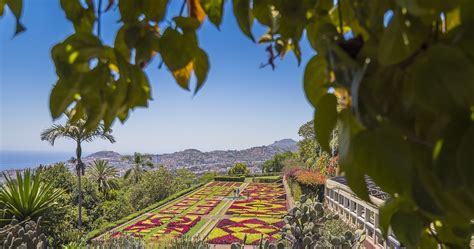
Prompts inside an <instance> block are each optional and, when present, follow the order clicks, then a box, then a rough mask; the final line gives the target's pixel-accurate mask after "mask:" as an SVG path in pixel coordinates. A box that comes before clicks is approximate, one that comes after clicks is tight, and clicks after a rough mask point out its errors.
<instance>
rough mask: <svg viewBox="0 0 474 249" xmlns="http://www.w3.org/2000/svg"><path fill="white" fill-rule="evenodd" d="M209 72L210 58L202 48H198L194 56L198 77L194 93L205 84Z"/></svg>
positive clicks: (195, 71) (195, 70)
mask: <svg viewBox="0 0 474 249" xmlns="http://www.w3.org/2000/svg"><path fill="white" fill-rule="evenodd" d="M208 72H209V58H208V56H207V53H206V52H205V51H204V50H202V49H198V50H197V52H196V57H195V58H194V74H195V75H196V78H197V84H196V89H195V90H194V94H196V93H197V92H198V91H199V90H200V89H201V87H202V86H203V85H204V82H205V81H206V78H207V74H208Z"/></svg>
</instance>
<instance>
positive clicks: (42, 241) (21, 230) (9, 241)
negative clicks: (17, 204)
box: [0, 217, 47, 249]
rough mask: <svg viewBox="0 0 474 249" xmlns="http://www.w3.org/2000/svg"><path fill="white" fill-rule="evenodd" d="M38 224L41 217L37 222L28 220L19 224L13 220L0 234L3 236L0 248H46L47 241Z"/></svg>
mask: <svg viewBox="0 0 474 249" xmlns="http://www.w3.org/2000/svg"><path fill="white" fill-rule="evenodd" d="M40 222H41V217H40V218H38V220H37V222H35V221H33V220H30V221H25V222H21V223H20V222H19V221H18V220H17V219H15V218H13V219H12V221H11V223H10V224H9V225H7V226H6V227H5V228H3V229H2V231H1V232H0V233H1V234H4V235H5V236H3V237H2V240H1V241H0V244H1V245H2V248H22V249H23V248H25V249H30V248H31V249H35V248H46V247H47V239H46V236H45V235H44V234H43V233H42V232H41V227H40Z"/></svg>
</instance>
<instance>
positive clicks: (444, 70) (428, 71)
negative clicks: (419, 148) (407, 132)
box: [406, 45, 474, 113]
mask: <svg viewBox="0 0 474 249" xmlns="http://www.w3.org/2000/svg"><path fill="white" fill-rule="evenodd" d="M406 79H407V80H408V81H409V83H408V84H412V85H414V89H415V96H416V98H415V100H416V101H418V103H420V104H421V105H423V106H424V107H425V108H428V109H429V110H432V111H433V112H434V113H438V112H439V111H440V110H441V111H443V112H445V113H452V111H453V110H454V108H456V107H464V108H466V107H467V106H470V105H473V104H474V65H473V64H472V62H471V61H470V60H469V59H468V58H467V56H466V54H465V53H464V52H463V51H462V50H460V49H458V48H454V47H450V46H446V45H434V46H431V47H430V48H429V49H428V50H427V51H426V52H425V53H423V54H421V55H419V56H418V57H417V58H416V60H415V62H414V63H413V64H412V65H411V66H410V68H409V69H408V77H407V78H406Z"/></svg>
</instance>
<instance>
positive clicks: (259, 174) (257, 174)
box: [246, 172, 283, 177]
mask: <svg viewBox="0 0 474 249" xmlns="http://www.w3.org/2000/svg"><path fill="white" fill-rule="evenodd" d="M282 174H283V173H282V172H267V173H255V174H248V175H246V177H260V176H279V175H282Z"/></svg>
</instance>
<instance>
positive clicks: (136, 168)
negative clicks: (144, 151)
mask: <svg viewBox="0 0 474 249" xmlns="http://www.w3.org/2000/svg"><path fill="white" fill-rule="evenodd" d="M133 162H134V164H133V166H132V167H131V168H130V169H128V170H127V171H126V172H125V175H124V177H125V179H131V181H132V182H133V183H137V182H139V181H140V180H141V179H142V176H143V174H144V173H145V172H147V170H148V169H152V168H153V163H152V162H151V161H150V160H147V159H145V157H143V156H142V155H141V154H140V153H137V152H135V154H134V158H133Z"/></svg>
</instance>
